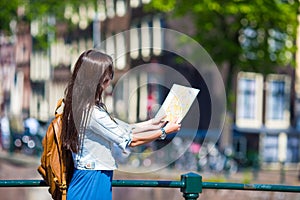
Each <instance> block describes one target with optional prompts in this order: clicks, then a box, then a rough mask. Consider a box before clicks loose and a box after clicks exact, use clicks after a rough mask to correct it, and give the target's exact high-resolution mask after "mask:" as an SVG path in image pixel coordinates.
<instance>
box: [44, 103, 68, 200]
mask: <svg viewBox="0 0 300 200" xmlns="http://www.w3.org/2000/svg"><path fill="white" fill-rule="evenodd" d="M62 103H63V99H61V100H59V101H58V103H57V106H56V109H55V118H54V119H53V120H52V122H51V123H50V125H49V126H48V130H47V132H46V135H45V137H44V139H43V141H42V144H43V153H42V157H41V164H40V166H39V167H38V172H39V173H40V174H41V176H42V177H43V179H44V181H45V182H46V183H47V184H48V185H49V186H50V187H49V193H50V194H51V196H52V198H53V199H55V200H62V199H63V200H64V199H66V196H67V186H68V184H69V182H70V180H71V176H72V174H73V168H74V165H73V159H72V155H71V152H70V151H67V150H64V149H63V148H62V144H61V140H60V134H61V130H62V113H57V110H58V109H59V108H60V107H61V105H62Z"/></svg>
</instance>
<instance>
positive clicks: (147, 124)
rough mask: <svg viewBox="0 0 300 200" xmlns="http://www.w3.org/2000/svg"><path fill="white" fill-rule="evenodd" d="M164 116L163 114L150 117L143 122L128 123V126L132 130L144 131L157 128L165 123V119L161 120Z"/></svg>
mask: <svg viewBox="0 0 300 200" xmlns="http://www.w3.org/2000/svg"><path fill="white" fill-rule="evenodd" d="M164 118H165V116H161V117H157V118H152V119H149V120H147V121H144V122H139V123H135V124H130V127H131V129H132V130H133V132H145V131H152V130H157V129H160V128H161V127H162V126H163V125H165V124H166V123H167V122H166V121H163V119H164Z"/></svg>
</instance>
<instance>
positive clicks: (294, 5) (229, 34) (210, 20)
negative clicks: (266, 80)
mask: <svg viewBox="0 0 300 200" xmlns="http://www.w3.org/2000/svg"><path fill="white" fill-rule="evenodd" d="M151 6H152V8H155V9H158V10H160V11H163V12H171V13H172V16H184V15H189V16H191V18H192V20H193V23H194V25H195V27H196V33H195V35H194V38H195V39H196V40H197V41H198V42H199V43H200V44H201V45H202V46H203V47H204V48H205V49H206V50H207V51H208V53H209V54H210V55H211V56H212V58H213V60H214V61H215V62H216V63H218V64H223V63H224V62H226V63H229V65H230V67H231V68H232V70H233V71H234V70H235V69H236V68H241V69H242V70H250V71H256V72H261V73H270V72H272V70H273V69H274V66H286V65H287V64H291V63H293V55H294V53H295V50H296V48H295V38H296V28H297V14H298V7H299V2H298V1H293V0H287V1H283V0H268V1H261V0H201V1H198V0H189V1H184V0H163V1H160V0H153V1H152V3H151Z"/></svg>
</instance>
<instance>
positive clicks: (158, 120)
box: [148, 115, 166, 125]
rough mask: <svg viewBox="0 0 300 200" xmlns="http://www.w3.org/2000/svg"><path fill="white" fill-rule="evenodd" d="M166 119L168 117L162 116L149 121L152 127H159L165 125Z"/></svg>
mask: <svg viewBox="0 0 300 200" xmlns="http://www.w3.org/2000/svg"><path fill="white" fill-rule="evenodd" d="M164 118H166V115H164V116H161V117H156V118H152V119H150V120H148V122H149V124H152V125H158V124H165V123H166V121H164Z"/></svg>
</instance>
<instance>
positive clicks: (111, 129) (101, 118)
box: [89, 107, 132, 152]
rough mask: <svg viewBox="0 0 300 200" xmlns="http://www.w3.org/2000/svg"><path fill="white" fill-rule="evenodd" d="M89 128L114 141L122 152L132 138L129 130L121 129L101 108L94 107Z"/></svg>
mask: <svg viewBox="0 0 300 200" xmlns="http://www.w3.org/2000/svg"><path fill="white" fill-rule="evenodd" d="M89 128H90V129H91V130H92V131H93V132H94V133H95V134H98V135H100V136H101V137H103V138H105V139H106V140H109V141H111V142H113V143H115V144H116V145H117V146H118V147H120V148H121V149H122V150H123V151H124V152H126V148H127V147H128V146H129V145H130V143H131V139H132V133H131V130H125V129H122V128H121V127H120V126H119V125H118V124H117V123H116V122H114V121H113V120H112V119H111V118H110V116H109V115H108V114H107V113H106V112H105V111H104V110H101V108H98V107H94V109H93V111H92V113H91V118H90V123H89Z"/></svg>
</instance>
